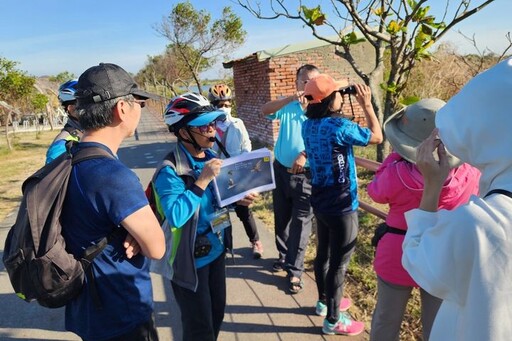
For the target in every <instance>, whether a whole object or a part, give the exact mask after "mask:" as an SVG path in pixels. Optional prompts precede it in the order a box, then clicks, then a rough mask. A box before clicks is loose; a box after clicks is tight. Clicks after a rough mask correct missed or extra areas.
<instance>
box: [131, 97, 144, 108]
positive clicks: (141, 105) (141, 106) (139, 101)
mask: <svg viewBox="0 0 512 341" xmlns="http://www.w3.org/2000/svg"><path fill="white" fill-rule="evenodd" d="M133 101H134V102H135V103H138V104H139V105H140V108H141V109H142V108H144V107H145V106H146V101H145V100H143V99H134V100H133Z"/></svg>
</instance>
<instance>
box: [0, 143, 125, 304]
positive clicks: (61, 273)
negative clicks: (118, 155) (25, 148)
mask: <svg viewBox="0 0 512 341" xmlns="http://www.w3.org/2000/svg"><path fill="white" fill-rule="evenodd" d="M72 145H73V143H72V142H69V143H68V144H67V152H66V153H64V154H62V155H60V156H59V157H58V158H56V159H55V160H53V161H52V162H50V163H49V164H47V165H45V166H44V167H42V168H41V169H39V170H38V171H37V172H36V173H34V174H33V175H31V176H30V177H28V178H27V179H26V180H25V181H24V182H23V185H22V192H23V199H22V201H21V205H20V208H19V211H18V215H17V218H16V222H15V223H14V225H13V226H12V227H11V229H10V231H9V233H8V235H7V238H6V240H5V249H4V254H3V257H2V260H3V263H4V265H5V269H6V270H7V273H8V274H9V279H10V281H11V284H12V287H13V288H14V291H15V292H16V295H18V296H19V297H20V298H22V299H24V300H25V301H27V302H31V301H33V300H37V302H38V303H39V304H40V305H42V306H44V307H48V308H58V307H62V306H64V305H66V304H67V303H68V302H69V301H70V300H71V299H73V298H74V297H76V296H77V295H78V294H79V293H80V292H81V291H82V287H83V283H84V276H88V277H87V278H88V280H91V281H92V283H94V281H93V278H92V269H91V268H90V266H89V265H90V264H91V262H92V260H93V259H94V257H95V256H96V255H98V254H99V253H100V252H101V251H102V250H103V249H104V248H105V247H106V246H107V244H108V242H109V240H110V239H111V238H112V236H113V233H112V234H111V236H107V237H105V238H103V239H101V240H100V241H98V242H97V243H96V245H93V246H90V247H89V248H87V249H86V250H85V251H84V254H83V256H82V258H81V259H76V258H75V257H74V256H73V255H72V254H70V253H69V252H68V251H67V250H66V243H65V241H64V238H63V236H62V234H61V231H62V226H61V224H60V214H61V211H62V205H63V203H64V200H65V196H66V190H67V186H68V181H69V177H70V174H71V169H72V167H73V165H74V164H76V163H78V162H81V161H84V160H89V159H93V158H100V157H108V158H113V156H112V155H111V154H110V153H108V152H107V151H105V150H103V149H101V148H98V147H90V148H84V149H81V150H80V151H78V152H77V153H75V155H72V154H71V152H70V150H71V147H72ZM116 230H122V229H116ZM89 276H90V277H89ZM92 287H93V289H92V290H93V291H94V292H93V295H94V296H93V299H94V300H95V302H96V304H97V305H100V303H99V298H98V296H97V294H96V292H95V288H94V285H93V284H92Z"/></svg>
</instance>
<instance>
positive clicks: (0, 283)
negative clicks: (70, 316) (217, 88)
mask: <svg viewBox="0 0 512 341" xmlns="http://www.w3.org/2000/svg"><path fill="white" fill-rule="evenodd" d="M138 135H139V136H138V137H139V139H138V140H136V139H135V138H130V139H128V140H127V141H125V142H124V143H123V145H122V148H121V149H120V150H119V157H120V159H121V160H123V162H125V163H126V164H127V165H128V166H129V167H131V168H132V169H133V170H134V171H135V172H136V173H137V174H138V175H139V177H140V179H141V182H142V184H143V185H144V186H145V185H146V184H147V183H148V182H149V179H150V178H151V176H152V174H153V171H154V168H155V166H156V164H157V163H158V162H159V161H160V159H162V158H163V156H164V155H165V154H166V152H168V150H169V149H170V148H171V146H172V144H173V143H174V142H175V138H174V135H173V134H171V133H169V132H167V130H166V127H165V125H164V124H163V122H162V121H161V118H160V117H159V115H156V114H151V113H148V112H146V113H145V114H144V115H143V117H142V120H141V123H140V124H139V128H138ZM14 218H15V216H14V214H12V215H10V216H9V217H8V218H7V219H6V220H5V221H4V222H1V223H0V256H1V254H2V253H3V247H4V240H5V237H6V235H7V231H8V227H10V226H11V225H12V220H13V219H14ZM232 222H233V231H234V244H235V258H234V261H233V260H232V259H231V258H229V259H228V260H227V265H228V266H227V270H226V271H227V277H228V280H227V308H226V315H225V318H224V323H223V325H222V331H221V333H220V336H219V340H222V341H224V340H225V341H232V340H233V341H234V340H236V341H238V340H243V341H251V340H265V341H273V340H276V341H284V340H290V341H302V340H304V341H305V340H308V341H309V340H347V341H360V340H367V339H368V334H367V333H366V332H365V333H363V334H362V335H360V336H357V337H347V336H325V335H322V334H321V325H322V318H321V317H319V316H316V315H315V314H314V308H313V307H314V304H315V303H316V299H317V297H316V296H317V295H316V288H315V282H314V278H313V275H312V274H311V273H306V274H305V276H304V278H303V279H304V282H305V290H304V291H303V292H301V293H300V294H297V295H290V294H288V292H287V285H286V278H285V276H284V274H283V273H278V274H275V273H273V272H271V271H270V268H271V265H272V262H273V260H274V257H276V255H277V251H276V248H275V244H274V241H273V233H272V232H271V231H269V230H268V229H267V228H266V227H265V226H264V225H263V224H262V223H261V222H260V221H257V223H258V229H259V234H260V238H261V240H262V242H263V245H264V247H265V254H264V257H263V258H262V259H259V260H254V259H252V257H251V251H252V250H251V248H250V245H249V242H248V239H247V236H246V235H245V232H244V229H243V227H242V225H241V223H240V221H239V220H238V219H237V218H236V216H235V215H232ZM153 287H154V300H155V314H156V324H157V326H158V332H159V336H160V340H162V341H177V340H181V328H180V318H179V315H180V314H179V309H178V307H177V305H176V301H175V299H174V297H173V294H172V290H171V286H170V284H169V283H168V282H167V281H166V280H163V279H162V277H161V276H158V275H153ZM0 307H1V308H0V340H79V338H78V337H77V336H76V335H74V334H72V333H69V332H65V331H64V320H63V316H64V310H63V309H46V308H43V307H40V306H39V305H37V303H31V304H28V303H25V302H23V301H21V300H20V299H18V298H17V297H16V296H15V295H14V294H13V293H12V288H11V286H10V283H9V280H8V276H7V273H6V272H5V270H4V267H3V264H0Z"/></svg>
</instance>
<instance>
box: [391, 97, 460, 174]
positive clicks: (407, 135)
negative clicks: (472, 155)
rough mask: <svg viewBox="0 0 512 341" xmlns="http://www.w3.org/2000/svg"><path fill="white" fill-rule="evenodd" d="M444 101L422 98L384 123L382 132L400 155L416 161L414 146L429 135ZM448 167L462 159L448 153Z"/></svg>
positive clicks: (455, 164)
mask: <svg viewBox="0 0 512 341" xmlns="http://www.w3.org/2000/svg"><path fill="white" fill-rule="evenodd" d="M445 104H446V103H445V102H444V101H443V100H440V99H438V98H427V99H422V100H420V101H418V102H416V103H414V104H412V105H409V106H407V107H405V108H403V109H401V110H399V111H397V112H396V113H394V114H393V115H391V116H390V117H389V118H388V119H387V120H386V122H385V123H384V133H385V134H386V137H387V139H388V141H389V143H390V144H391V146H392V147H393V150H394V151H396V152H397V153H398V154H400V156H402V157H403V158H404V159H406V160H407V161H409V162H412V163H416V148H417V147H418V146H419V145H420V144H421V142H423V141H424V140H425V139H426V138H427V137H429V136H430V134H431V133H432V130H434V128H435V127H436V126H435V117H436V113H437V111H438V110H439V109H441V108H442V107H443V106H444V105H445ZM448 163H449V165H450V168H455V167H458V166H460V165H461V164H462V161H461V160H459V159H458V158H456V157H455V156H453V155H451V154H449V153H448Z"/></svg>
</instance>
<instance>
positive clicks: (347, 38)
mask: <svg viewBox="0 0 512 341" xmlns="http://www.w3.org/2000/svg"><path fill="white" fill-rule="evenodd" d="M341 41H342V43H343V45H355V44H358V43H362V42H365V41H366V39H365V38H358V37H357V34H356V33H355V32H350V33H347V34H345V35H344V36H343V37H342V38H341Z"/></svg>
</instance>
